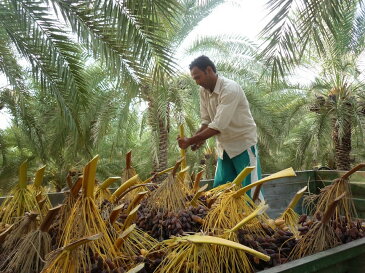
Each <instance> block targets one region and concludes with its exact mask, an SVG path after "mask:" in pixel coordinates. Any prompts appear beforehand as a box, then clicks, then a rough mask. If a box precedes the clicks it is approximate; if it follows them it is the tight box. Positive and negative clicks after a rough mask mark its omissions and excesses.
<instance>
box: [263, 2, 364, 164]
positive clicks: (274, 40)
mask: <svg viewBox="0 0 365 273" xmlns="http://www.w3.org/2000/svg"><path fill="white" fill-rule="evenodd" d="M269 6H270V8H271V12H272V13H274V15H273V17H272V20H271V21H270V22H269V23H268V24H267V26H266V27H265V28H264V30H263V32H262V35H263V37H265V38H267V40H266V42H265V44H264V48H263V50H262V52H261V57H263V58H265V60H266V62H267V64H268V65H269V67H270V68H271V69H272V81H273V82H274V81H275V80H277V79H278V78H279V76H284V75H285V74H286V73H288V72H293V70H294V69H295V68H296V67H297V66H298V65H299V64H301V63H303V62H304V61H305V62H306V63H309V65H308V66H312V67H313V68H317V67H318V66H320V69H319V73H318V74H319V77H318V79H317V81H316V83H319V84H313V88H311V89H310V91H313V93H315V94H316V95H317V105H315V106H314V107H312V108H311V109H312V111H314V112H316V113H318V114H319V115H320V118H318V121H321V122H325V123H326V122H327V124H326V126H327V127H328V126H331V130H332V134H331V135H332V136H331V138H332V141H333V144H332V145H333V148H334V154H335V164H336V167H337V168H338V169H342V170H348V169H349V168H350V166H351V162H352V159H351V157H350V153H351V150H352V139H353V138H354V137H355V133H356V132H358V133H359V134H357V136H360V138H361V139H362V140H363V131H364V122H363V120H364V114H363V113H362V111H361V110H360V109H361V105H362V103H363V98H362V97H361V96H362V95H361V94H362V93H363V83H362V77H363V75H362V73H360V71H361V69H360V66H359V65H360V62H361V54H362V53H363V52H364V49H365V43H364V37H365V32H364V27H363V25H364V18H365V9H364V5H362V1H355V0H350V1H338V0H330V1H324V0H311V1H290V0H286V1H276V0H274V1H270V2H269ZM326 126H322V128H325V127H326ZM317 128H320V127H317ZM327 137H328V138H329V135H327Z"/></svg>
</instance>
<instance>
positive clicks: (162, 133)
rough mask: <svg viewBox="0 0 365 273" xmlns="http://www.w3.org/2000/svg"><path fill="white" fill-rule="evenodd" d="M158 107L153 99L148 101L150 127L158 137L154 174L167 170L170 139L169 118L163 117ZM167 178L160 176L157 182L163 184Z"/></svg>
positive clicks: (153, 160)
mask: <svg viewBox="0 0 365 273" xmlns="http://www.w3.org/2000/svg"><path fill="white" fill-rule="evenodd" d="M156 108H157V107H156V105H155V102H154V100H153V99H149V100H148V111H149V125H150V126H151V128H152V131H154V133H155V134H154V135H157V136H158V140H157V142H156V145H157V155H156V156H154V157H153V159H152V162H153V172H154V173H157V172H159V171H162V170H165V169H167V166H168V165H167V164H168V147H169V145H168V144H169V143H168V139H169V128H168V124H169V116H168V114H167V116H166V117H164V116H163V115H161V113H159V112H158V111H157V110H156ZM164 178H165V176H164V175H162V176H158V177H157V178H156V180H155V182H157V183H158V182H161V181H162V180H163V179H164Z"/></svg>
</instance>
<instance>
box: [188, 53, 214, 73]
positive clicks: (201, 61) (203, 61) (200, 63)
mask: <svg viewBox="0 0 365 273" xmlns="http://www.w3.org/2000/svg"><path fill="white" fill-rule="evenodd" d="M195 66H196V67H197V68H199V69H200V70H203V71H205V69H207V67H208V66H210V67H211V68H212V69H213V71H214V73H216V72H217V70H216V68H215V65H214V63H213V62H212V61H211V60H210V59H209V58H208V57H207V56H204V55H202V56H200V57H198V58H196V59H195V60H194V61H192V62H191V64H190V65H189V69H190V70H192V69H193V67H195Z"/></svg>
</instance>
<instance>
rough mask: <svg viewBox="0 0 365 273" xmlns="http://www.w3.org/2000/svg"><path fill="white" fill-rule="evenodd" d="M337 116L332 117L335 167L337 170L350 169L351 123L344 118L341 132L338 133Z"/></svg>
mask: <svg viewBox="0 0 365 273" xmlns="http://www.w3.org/2000/svg"><path fill="white" fill-rule="evenodd" d="M339 131H340V127H339V123H338V120H337V118H333V119H332V140H333V144H334V146H335V159H336V167H337V169H338V170H350V168H351V159H350V152H351V123H350V121H348V120H347V119H345V121H344V124H343V133H342V134H340V132H339Z"/></svg>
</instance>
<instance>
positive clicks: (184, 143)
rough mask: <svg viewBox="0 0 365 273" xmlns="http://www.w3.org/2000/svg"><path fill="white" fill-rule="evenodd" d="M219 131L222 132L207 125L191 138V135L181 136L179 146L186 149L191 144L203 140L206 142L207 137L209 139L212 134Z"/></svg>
mask: <svg viewBox="0 0 365 273" xmlns="http://www.w3.org/2000/svg"><path fill="white" fill-rule="evenodd" d="M203 126H204V125H203ZM203 126H202V127H203ZM219 133H220V132H219V131H218V130H215V129H211V128H208V125H205V128H203V129H202V128H200V129H199V131H198V133H196V134H195V135H194V136H192V137H190V138H189V137H184V138H180V137H179V138H178V139H177V140H178V143H179V147H180V148H181V149H186V148H188V147H189V146H190V145H197V144H199V143H201V142H204V141H205V140H206V139H208V138H210V137H212V136H215V135H217V134H219Z"/></svg>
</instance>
